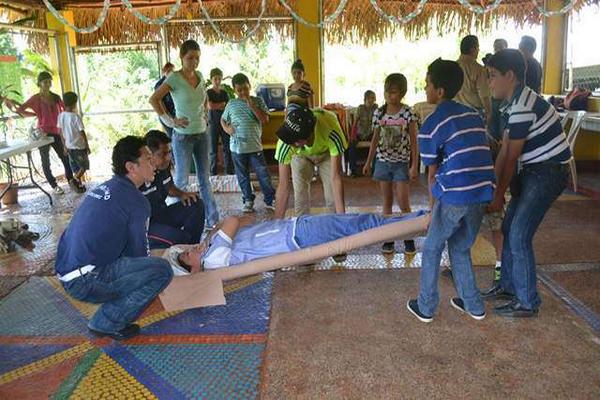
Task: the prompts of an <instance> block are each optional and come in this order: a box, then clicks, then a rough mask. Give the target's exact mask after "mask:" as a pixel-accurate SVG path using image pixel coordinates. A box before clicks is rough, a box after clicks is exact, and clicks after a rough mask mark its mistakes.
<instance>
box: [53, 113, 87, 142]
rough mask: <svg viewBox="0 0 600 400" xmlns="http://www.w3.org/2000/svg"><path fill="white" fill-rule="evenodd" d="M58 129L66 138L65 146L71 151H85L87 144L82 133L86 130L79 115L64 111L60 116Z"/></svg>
mask: <svg viewBox="0 0 600 400" xmlns="http://www.w3.org/2000/svg"><path fill="white" fill-rule="evenodd" d="M58 127H59V128H60V129H61V130H62V133H63V135H64V137H65V146H66V147H67V149H69V150H73V149H79V150H85V149H86V143H85V139H84V138H83V135H82V133H81V132H83V131H84V130H85V128H84V126H83V121H82V120H81V117H80V116H79V114H77V113H74V112H69V111H63V112H61V113H60V115H59V116H58Z"/></svg>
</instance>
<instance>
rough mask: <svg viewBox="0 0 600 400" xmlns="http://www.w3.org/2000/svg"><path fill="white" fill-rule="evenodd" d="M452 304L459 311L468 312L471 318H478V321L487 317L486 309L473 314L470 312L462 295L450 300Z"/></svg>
mask: <svg viewBox="0 0 600 400" xmlns="http://www.w3.org/2000/svg"><path fill="white" fill-rule="evenodd" d="M450 305H451V306H452V307H454V308H456V309H457V310H458V311H461V312H464V313H465V314H468V315H469V316H470V317H471V318H474V319H476V320H477V321H481V320H482V319H484V318H485V311H484V312H483V313H482V314H473V313H470V312H468V311H467V310H466V309H465V303H464V301H462V299H461V298H460V297H455V298H453V299H451V300H450Z"/></svg>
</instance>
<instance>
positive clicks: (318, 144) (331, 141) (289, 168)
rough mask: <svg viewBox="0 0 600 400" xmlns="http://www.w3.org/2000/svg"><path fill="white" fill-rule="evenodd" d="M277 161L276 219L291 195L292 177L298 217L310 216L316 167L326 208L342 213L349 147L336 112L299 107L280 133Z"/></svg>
mask: <svg viewBox="0 0 600 400" xmlns="http://www.w3.org/2000/svg"><path fill="white" fill-rule="evenodd" d="M277 136H278V137H279V140H278V141H277V148H276V150H275V159H276V160H277V161H278V162H279V185H278V186H277V193H276V196H275V198H276V208H275V218H283V217H284V216H285V211H286V209H287V201H288V197H289V193H290V187H289V186H290V184H289V182H290V175H291V177H292V184H293V186H294V211H295V214H296V215H304V214H308V213H309V209H310V183H311V180H312V176H313V170H314V167H315V166H317V167H318V169H319V175H320V177H321V181H322V182H323V191H324V195H325V205H326V207H327V208H329V209H330V210H331V211H333V210H334V208H333V206H334V205H335V212H336V213H340V214H343V213H345V210H346V209H345V205H344V187H343V184H342V173H341V170H342V155H343V154H344V150H346V149H347V148H348V143H347V141H346V136H345V135H344V133H343V132H342V128H341V127H340V124H339V122H338V120H337V117H336V115H335V114H334V113H332V112H330V111H326V110H322V109H315V110H310V109H309V108H306V107H301V108H296V109H294V110H292V111H290V112H288V114H287V115H286V117H285V120H284V123H283V125H282V126H281V127H280V128H279V129H278V130H277Z"/></svg>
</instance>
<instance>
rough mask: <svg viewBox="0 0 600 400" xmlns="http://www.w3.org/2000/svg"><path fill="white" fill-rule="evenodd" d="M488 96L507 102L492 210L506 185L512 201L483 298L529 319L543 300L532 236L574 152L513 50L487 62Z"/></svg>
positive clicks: (563, 182) (498, 206)
mask: <svg viewBox="0 0 600 400" xmlns="http://www.w3.org/2000/svg"><path fill="white" fill-rule="evenodd" d="M487 66H488V70H489V73H490V88H491V90H492V95H493V96H494V98H496V99H498V100H504V101H505V102H506V103H507V104H508V105H507V107H506V108H505V109H504V114H506V115H507V116H508V127H507V133H505V135H504V139H503V140H502V147H501V149H500V153H499V154H498V158H497V160H496V171H497V173H498V187H497V188H496V192H495V193H494V200H493V201H492V204H490V211H496V210H501V209H502V206H503V204H504V193H505V192H506V190H507V188H508V187H509V185H510V189H511V190H510V194H511V199H510V202H509V204H508V207H507V210H506V216H505V217H504V221H503V224H502V233H503V234H504V244H503V247H502V272H501V274H500V282H499V283H498V284H497V285H494V286H493V287H492V288H490V289H489V290H487V291H486V292H484V293H483V297H484V298H485V299H502V298H506V299H509V300H510V301H509V302H508V303H506V304H502V305H500V306H499V307H496V309H495V312H496V314H498V315H500V316H503V317H533V316H535V315H537V313H538V308H539V306H540V303H541V300H540V297H539V295H538V292H537V288H536V281H537V279H536V265H535V253H534V251H533V236H534V235H535V232H536V231H537V229H538V227H539V225H540V223H541V222H542V221H543V219H544V216H545V215H546V212H547V211H548V210H549V209H550V207H551V206H552V203H553V202H554V201H555V200H556V199H557V198H558V196H559V195H560V194H561V193H562V191H563V190H564V189H565V187H566V186H567V181H568V179H569V167H568V164H569V161H570V160H571V157H572V154H571V150H570V148H569V144H568V143H567V138H566V136H565V134H564V132H563V129H562V126H561V124H560V119H559V117H558V114H557V112H556V110H555V109H554V107H552V106H551V105H550V104H549V103H548V102H547V101H546V100H544V99H543V98H542V97H541V96H540V95H538V94H537V93H536V92H535V91H534V89H531V88H529V87H527V86H525V84H526V83H527V81H526V72H525V71H526V62H525V59H524V58H523V55H522V54H521V53H520V52H519V51H518V50H514V49H505V50H502V51H499V52H498V53H496V54H494V55H493V56H492V57H490V59H489V60H488V64H487Z"/></svg>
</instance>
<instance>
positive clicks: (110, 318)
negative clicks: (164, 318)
mask: <svg viewBox="0 0 600 400" xmlns="http://www.w3.org/2000/svg"><path fill="white" fill-rule="evenodd" d="M172 277H173V270H172V269H171V266H170V265H169V262H168V261H167V260H165V259H163V258H159V257H137V258H129V257H123V258H119V259H117V260H116V261H115V262H113V263H112V264H109V265H107V266H102V267H96V269H94V270H93V271H91V272H88V273H87V274H85V275H83V276H81V277H79V278H75V279H73V280H72V281H69V282H64V283H63V287H64V288H65V290H66V291H67V293H69V294H70V295H71V296H73V297H74V298H76V299H77V300H81V301H87V302H90V303H102V305H101V306H100V308H99V309H98V311H97V312H96V314H94V316H93V317H92V319H91V320H90V322H89V323H88V326H89V327H90V328H92V329H96V330H99V331H104V332H116V331H120V330H121V329H123V328H125V326H127V324H130V323H132V322H133V321H135V319H136V318H137V317H138V316H139V315H140V314H141V312H142V311H143V310H144V308H146V306H147V305H148V304H150V302H151V301H152V300H153V299H154V298H155V297H156V296H157V295H158V294H159V293H160V292H161V291H162V290H163V289H164V288H165V287H167V285H168V284H169V282H171V278H172Z"/></svg>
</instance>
